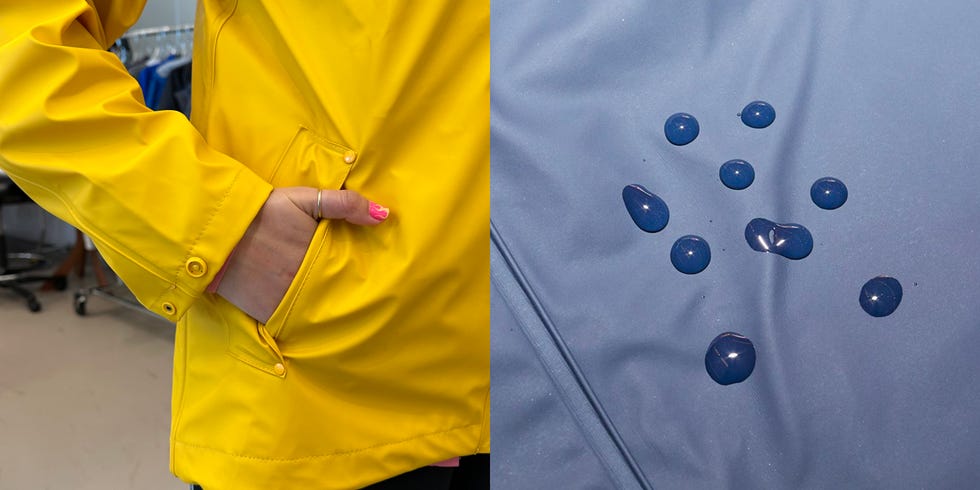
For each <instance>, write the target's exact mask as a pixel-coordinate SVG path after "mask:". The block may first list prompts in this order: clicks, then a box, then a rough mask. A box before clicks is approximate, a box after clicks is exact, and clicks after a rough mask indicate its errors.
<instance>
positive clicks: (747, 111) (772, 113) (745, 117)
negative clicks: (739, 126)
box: [739, 100, 776, 129]
mask: <svg viewBox="0 0 980 490" xmlns="http://www.w3.org/2000/svg"><path fill="white" fill-rule="evenodd" d="M739 117H741V118H742V122H743V123H745V125H746V126H748V127H750V128H757V129H761V128H765V127H768V126H769V125H770V124H772V122H773V121H775V120H776V109H773V108H772V106H771V105H769V103H768V102H763V101H761V100H756V101H753V102H749V103H748V105H746V106H745V108H744V109H742V112H741V113H740V114H739Z"/></svg>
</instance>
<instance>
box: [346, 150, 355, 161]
mask: <svg viewBox="0 0 980 490" xmlns="http://www.w3.org/2000/svg"><path fill="white" fill-rule="evenodd" d="M355 161H357V152H356V151H354V150H347V153H344V163H354V162H355Z"/></svg>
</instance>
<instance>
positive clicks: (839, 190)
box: [810, 177, 847, 209]
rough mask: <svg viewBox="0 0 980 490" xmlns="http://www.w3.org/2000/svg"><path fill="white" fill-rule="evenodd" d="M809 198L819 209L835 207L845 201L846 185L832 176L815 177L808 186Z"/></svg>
mask: <svg viewBox="0 0 980 490" xmlns="http://www.w3.org/2000/svg"><path fill="white" fill-rule="evenodd" d="M810 199H812V200H813V204H816V205H817V207H819V208H821V209H837V208H839V207H841V206H843V205H844V203H845V202H847V186H845V185H844V183H843V182H841V181H839V180H837V179H835V178H833V177H824V178H822V179H817V181H816V182H814V183H813V185H812V186H810Z"/></svg>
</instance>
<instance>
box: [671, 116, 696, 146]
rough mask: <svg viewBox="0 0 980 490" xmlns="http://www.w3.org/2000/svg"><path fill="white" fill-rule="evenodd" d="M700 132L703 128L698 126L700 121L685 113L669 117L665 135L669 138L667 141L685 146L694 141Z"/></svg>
mask: <svg viewBox="0 0 980 490" xmlns="http://www.w3.org/2000/svg"><path fill="white" fill-rule="evenodd" d="M700 132H701V126H699V125H698V120H697V119H695V118H694V116H692V115H690V114H685V113H683V112H678V113H677V114H674V115H673V116H670V117H668V118H667V122H666V123H664V134H665V135H666V136H667V141H669V142H671V143H672V144H675V145H677V146H684V145H686V144H688V143H690V142H692V141H694V138H697V137H698V133H700Z"/></svg>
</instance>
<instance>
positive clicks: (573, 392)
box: [490, 219, 652, 490]
mask: <svg viewBox="0 0 980 490" xmlns="http://www.w3.org/2000/svg"><path fill="white" fill-rule="evenodd" d="M490 241H491V245H492V246H491V253H490V276H491V280H493V282H494V284H496V286H497V288H498V289H499V290H500V292H501V293H502V296H503V298H504V300H505V302H506V303H507V306H508V307H509V308H510V309H511V311H512V312H513V313H514V316H515V318H517V319H518V321H519V324H520V326H521V330H523V332H524V335H525V336H526V337H527V338H528V341H529V342H530V343H531V346H532V347H533V348H534V350H535V352H536V353H537V356H538V359H539V361H540V362H541V363H542V365H543V366H544V368H545V371H547V373H548V375H549V376H550V377H551V379H552V381H553V382H554V383H555V385H556V387H557V388H558V389H559V392H560V393H562V394H563V395H564V396H563V399H564V401H565V404H566V406H567V407H568V409H569V411H570V412H571V413H572V415H573V416H574V417H575V419H576V421H577V422H578V424H579V426H580V427H581V428H582V430H583V432H584V433H585V435H586V440H587V441H588V442H589V445H590V446H591V448H592V450H593V451H594V452H595V454H596V455H597V456H598V457H599V459H600V461H602V462H603V465H604V466H606V468H607V469H608V470H609V473H610V476H611V477H612V479H613V480H614V481H616V483H617V484H618V485H619V487H620V488H624V489H627V488H641V489H643V490H652V486H651V485H650V483H649V482H648V481H647V479H646V476H645V475H644V474H643V471H642V470H641V469H640V467H639V465H638V464H637V463H636V460H635V459H634V458H633V455H632V454H631V453H630V452H629V450H628V449H627V447H626V444H625V443H624V442H623V440H622V438H621V437H620V436H619V433H618V432H617V431H616V428H615V426H614V425H613V423H612V421H611V420H610V419H609V416H608V415H607V414H606V412H605V410H604V409H603V408H602V404H601V403H600V402H599V399H598V398H597V397H596V395H595V392H594V391H593V390H592V388H591V387H590V386H589V383H588V381H587V380H586V378H585V375H584V374H583V373H582V370H581V369H579V367H578V364H577V363H576V362H575V358H574V357H573V356H572V353H571V351H570V350H569V349H568V346H567V345H566V344H565V341H564V340H563V339H562V337H561V334H560V333H559V332H558V329H557V327H556V326H555V324H554V322H552V321H551V318H550V317H549V316H548V314H547V312H546V311H545V309H544V306H543V305H542V304H541V302H540V301H539V300H538V298H537V295H535V294H534V290H533V289H532V288H531V286H530V284H529V283H528V281H527V278H526V277H524V274H523V273H522V272H521V270H520V267H519V266H518V265H517V262H516V260H515V259H514V256H513V255H512V254H511V253H510V250H509V249H508V248H507V244H506V243H505V242H504V240H503V238H502V237H501V236H500V233H499V232H498V231H497V227H496V225H494V223H493V220H492V219H491V220H490ZM507 272H509V274H507ZM520 313H524V314H520ZM613 454H618V455H619V458H612V457H611V456H612V455H613Z"/></svg>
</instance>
